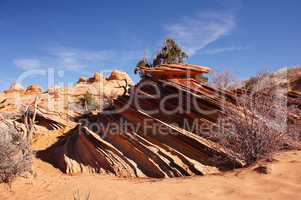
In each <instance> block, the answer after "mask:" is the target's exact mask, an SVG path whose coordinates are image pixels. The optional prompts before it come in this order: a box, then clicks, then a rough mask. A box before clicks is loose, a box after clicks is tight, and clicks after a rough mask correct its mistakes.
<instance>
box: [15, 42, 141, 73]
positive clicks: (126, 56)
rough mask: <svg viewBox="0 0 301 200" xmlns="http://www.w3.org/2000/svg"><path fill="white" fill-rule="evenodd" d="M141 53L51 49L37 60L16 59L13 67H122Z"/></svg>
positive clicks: (68, 68) (70, 69)
mask: <svg viewBox="0 0 301 200" xmlns="http://www.w3.org/2000/svg"><path fill="white" fill-rule="evenodd" d="M142 54H143V52H141V51H136V50H129V51H126V50H120V51H113V50H100V51H90V50H83V49H75V48H66V47H59V48H51V49H47V50H46V51H45V52H42V55H43V56H41V57H40V58H39V59H34V58H33V59H16V60H15V61H14V63H15V65H16V66H18V67H20V68H21V69H24V70H28V69H33V68H37V67H41V66H43V67H55V68H60V69H64V70H69V71H77V70H82V69H86V68H87V67H89V66H91V65H104V66H106V65H123V64H125V63H127V62H128V61H132V60H138V59H139V58H140V57H142Z"/></svg>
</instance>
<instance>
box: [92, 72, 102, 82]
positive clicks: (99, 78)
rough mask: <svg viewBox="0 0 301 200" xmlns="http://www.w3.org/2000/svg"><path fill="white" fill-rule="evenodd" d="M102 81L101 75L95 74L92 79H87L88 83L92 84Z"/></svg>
mask: <svg viewBox="0 0 301 200" xmlns="http://www.w3.org/2000/svg"><path fill="white" fill-rule="evenodd" d="M104 80H105V78H104V76H103V75H102V74H101V73H99V72H96V73H95V74H94V76H93V77H92V78H89V80H88V82H89V83H94V82H101V81H104Z"/></svg>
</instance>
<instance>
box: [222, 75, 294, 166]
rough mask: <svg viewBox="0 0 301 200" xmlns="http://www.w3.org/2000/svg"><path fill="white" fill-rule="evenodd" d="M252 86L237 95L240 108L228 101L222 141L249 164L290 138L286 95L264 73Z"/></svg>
mask: <svg viewBox="0 0 301 200" xmlns="http://www.w3.org/2000/svg"><path fill="white" fill-rule="evenodd" d="M248 88H252V90H247V91H244V92H243V93H242V94H239V95H237V96H236V103H237V106H239V109H240V111H241V112H236V111H234V110H232V108H231V107H229V106H227V105H225V106H224V112H223V115H222V116H221V117H220V124H219V126H220V130H221V131H220V132H219V136H218V137H219V139H220V142H221V143H222V144H223V145H225V146H226V147H227V148H230V149H232V150H233V151H234V152H236V153H238V154H239V155H240V156H241V158H242V159H243V160H245V161H246V162H247V164H251V163H254V162H255V161H257V160H258V159H261V158H265V157H270V156H271V155H273V154H274V153H276V152H278V151H279V150H280V149H281V148H283V146H284V145H285V144H286V143H288V141H289V140H290V137H289V134H288V132H287V131H288V129H287V118H288V117H287V98H286V95H285V94H284V91H283V90H282V89H280V88H278V87H277V85H276V84H275V83H274V82H273V81H272V80H271V79H269V77H268V76H266V75H265V74H261V75H259V76H258V77H256V78H254V79H252V86H251V87H250V85H249V84H248Z"/></svg>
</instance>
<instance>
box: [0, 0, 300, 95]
mask: <svg viewBox="0 0 301 200" xmlns="http://www.w3.org/2000/svg"><path fill="white" fill-rule="evenodd" d="M300 10H301V1H299V0H287V1H276V0H264V1H263V0H246V1H243V0H241V1H240V0H224V1H221V0H207V1H205V0H187V1H177V0H164V1H162V0H152V1H148V0H131V1H120V0H119V1H117V0H111V1H102V0H98V1H97V0H95V1H93V0H92V1H76V0H43V1H41V0H18V1H17V0H0V90H3V89H5V88H7V87H8V86H9V85H10V84H11V82H13V81H14V80H16V79H17V78H20V76H21V75H22V74H23V75H24V72H26V71H28V70H45V69H48V68H54V69H55V74H57V73H60V74H61V76H58V77H57V79H56V81H60V82H62V81H63V82H75V81H76V80H77V79H78V77H79V76H80V75H86V76H89V75H91V74H93V72H95V71H105V73H106V74H107V73H108V71H110V70H112V69H120V70H123V71H126V72H128V73H129V74H130V75H131V76H132V77H134V74H133V69H134V66H135V64H136V63H137V60H138V59H139V58H141V57H142V56H144V55H148V56H149V57H152V56H154V52H155V51H156V50H157V49H158V48H159V47H160V46H161V44H162V42H163V40H164V38H165V37H167V36H170V37H173V38H174V39H176V40H177V41H178V43H180V44H181V45H182V46H183V47H184V49H185V50H187V51H188V52H189V54H190V58H189V60H188V62H189V63H193V64H199V65H205V66H211V67H212V68H214V69H215V70H219V71H222V70H225V69H227V70H230V71H232V72H234V73H235V74H236V75H237V76H239V77H240V78H241V79H244V78H247V77H249V76H251V75H254V74H256V73H257V72H259V71H262V70H266V69H270V70H275V69H278V68H282V67H290V66H295V65H300V64H301V56H300V55H301V54H300V53H301V37H300V36H301V26H300V20H301V12H300ZM62 71H64V75H62ZM34 72H35V71H34ZM134 79H135V80H138V77H134ZM30 83H39V84H42V85H43V86H44V87H47V76H46V75H40V76H39V75H34V76H30V78H27V79H26V80H25V81H24V82H23V84H24V85H26V84H30Z"/></svg>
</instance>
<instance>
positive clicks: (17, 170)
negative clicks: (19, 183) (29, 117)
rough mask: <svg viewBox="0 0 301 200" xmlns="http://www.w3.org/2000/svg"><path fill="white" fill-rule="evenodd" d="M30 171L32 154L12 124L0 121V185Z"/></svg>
mask: <svg viewBox="0 0 301 200" xmlns="http://www.w3.org/2000/svg"><path fill="white" fill-rule="evenodd" d="M31 169H32V154H31V150H30V147H29V145H28V143H27V142H26V140H24V139H23V138H22V135H21V134H20V132H19V131H18V130H17V129H16V128H15V126H14V124H13V123H10V122H6V121H0V183H1V182H6V183H9V182H11V181H12V179H13V178H15V177H16V176H19V175H22V174H23V173H24V172H28V171H31Z"/></svg>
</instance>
